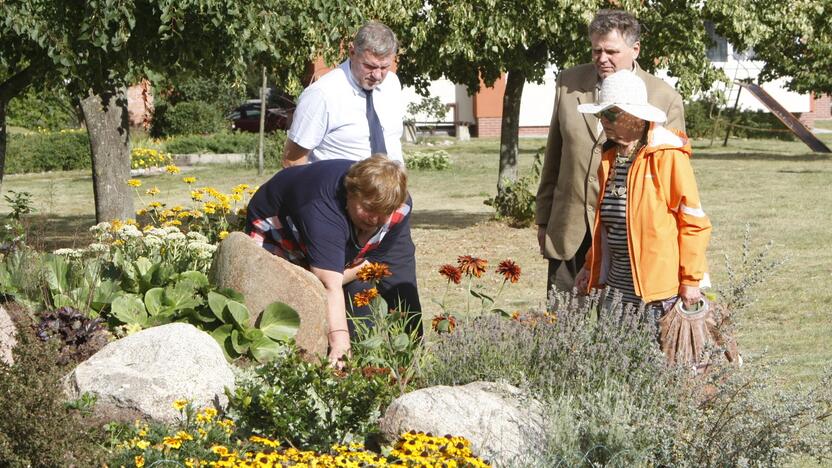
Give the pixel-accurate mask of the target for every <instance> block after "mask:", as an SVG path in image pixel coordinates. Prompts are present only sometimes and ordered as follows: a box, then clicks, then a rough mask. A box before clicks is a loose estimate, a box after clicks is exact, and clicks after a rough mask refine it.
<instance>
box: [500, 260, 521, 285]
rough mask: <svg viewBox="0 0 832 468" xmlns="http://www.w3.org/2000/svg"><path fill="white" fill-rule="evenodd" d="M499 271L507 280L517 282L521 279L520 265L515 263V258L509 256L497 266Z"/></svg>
mask: <svg viewBox="0 0 832 468" xmlns="http://www.w3.org/2000/svg"><path fill="white" fill-rule="evenodd" d="M496 271H497V273H499V274H501V275H503V278H505V280H506V281H511V282H512V283H516V282H517V281H519V280H520V265H518V264H516V263H514V260H512V259H510V258H508V259H505V260H503V261H502V262H500V264H499V265H498V266H497V270H496Z"/></svg>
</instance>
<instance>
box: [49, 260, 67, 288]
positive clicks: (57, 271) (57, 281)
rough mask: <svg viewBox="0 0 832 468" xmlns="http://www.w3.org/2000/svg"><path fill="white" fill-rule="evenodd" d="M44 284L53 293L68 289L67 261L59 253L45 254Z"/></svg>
mask: <svg viewBox="0 0 832 468" xmlns="http://www.w3.org/2000/svg"><path fill="white" fill-rule="evenodd" d="M44 264H45V265H46V284H47V285H48V286H49V290H50V291H51V292H52V293H53V294H60V293H66V292H67V290H68V289H69V282H68V280H67V275H68V273H69V262H67V261H66V259H65V258H64V257H62V256H60V255H52V254H48V255H46V256H45V262H44Z"/></svg>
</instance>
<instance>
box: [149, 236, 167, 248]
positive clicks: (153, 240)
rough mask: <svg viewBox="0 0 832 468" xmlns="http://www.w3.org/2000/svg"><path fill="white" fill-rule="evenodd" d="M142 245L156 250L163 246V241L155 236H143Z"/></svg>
mask: <svg viewBox="0 0 832 468" xmlns="http://www.w3.org/2000/svg"><path fill="white" fill-rule="evenodd" d="M144 245H145V246H147V247H150V248H156V247H161V246H163V245H165V241H163V240H162V239H160V238H158V237H156V236H152V235H147V236H144Z"/></svg>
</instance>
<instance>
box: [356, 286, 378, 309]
mask: <svg viewBox="0 0 832 468" xmlns="http://www.w3.org/2000/svg"><path fill="white" fill-rule="evenodd" d="M376 297H378V289H376V288H370V289H365V290H364V291H361V292H357V293H355V295H354V296H353V298H352V303H353V304H355V306H356V307H364V306H365V305H370V301H372V300H373V299H375V298H376Z"/></svg>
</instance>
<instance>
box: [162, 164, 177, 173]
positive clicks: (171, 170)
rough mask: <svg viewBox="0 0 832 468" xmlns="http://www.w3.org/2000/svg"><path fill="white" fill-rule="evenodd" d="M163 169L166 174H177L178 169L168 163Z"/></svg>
mask: <svg viewBox="0 0 832 468" xmlns="http://www.w3.org/2000/svg"><path fill="white" fill-rule="evenodd" d="M165 171H166V172H167V173H168V174H179V172H180V169H179V168H178V167H176V166H174V165H173V164H168V165H167V166H165Z"/></svg>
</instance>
